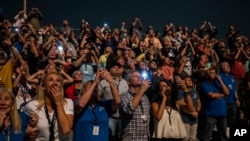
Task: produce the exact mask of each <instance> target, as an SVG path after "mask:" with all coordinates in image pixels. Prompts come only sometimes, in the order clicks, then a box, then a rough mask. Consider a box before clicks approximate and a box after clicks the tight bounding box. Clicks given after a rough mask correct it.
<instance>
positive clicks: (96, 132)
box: [93, 126, 99, 136]
mask: <svg viewBox="0 0 250 141" xmlns="http://www.w3.org/2000/svg"><path fill="white" fill-rule="evenodd" d="M93 135H95V136H98V135H99V126H93Z"/></svg>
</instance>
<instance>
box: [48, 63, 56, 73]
mask: <svg viewBox="0 0 250 141" xmlns="http://www.w3.org/2000/svg"><path fill="white" fill-rule="evenodd" d="M51 72H57V69H56V66H55V65H53V64H49V66H48V67H47V73H51Z"/></svg>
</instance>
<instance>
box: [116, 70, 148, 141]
mask: <svg viewBox="0 0 250 141" xmlns="http://www.w3.org/2000/svg"><path fill="white" fill-rule="evenodd" d="M127 82H128V85H129V90H128V91H127V92H125V93H122V94H121V106H120V109H119V111H120V118H121V129H122V133H121V137H122V141H149V138H150V133H149V119H150V103H149V100H148V98H147V96H146V95H145V94H144V93H145V91H146V90H147V89H148V88H149V86H150V81H148V80H142V77H141V74H140V73H139V72H138V71H133V72H131V73H129V74H128V76H127Z"/></svg>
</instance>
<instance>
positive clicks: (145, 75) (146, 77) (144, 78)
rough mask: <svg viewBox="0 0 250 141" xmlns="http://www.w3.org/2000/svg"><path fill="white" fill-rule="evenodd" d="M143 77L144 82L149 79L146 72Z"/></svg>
mask: <svg viewBox="0 0 250 141" xmlns="http://www.w3.org/2000/svg"><path fill="white" fill-rule="evenodd" d="M141 76H142V78H143V80H146V79H148V74H147V72H145V71H143V72H142V74H141Z"/></svg>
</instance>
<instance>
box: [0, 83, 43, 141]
mask: <svg viewBox="0 0 250 141" xmlns="http://www.w3.org/2000/svg"><path fill="white" fill-rule="evenodd" d="M15 100H16V99H15V96H14V95H13V93H12V92H11V91H9V90H8V89H6V88H0V141H23V140H25V141H26V140H27V141H32V140H34V138H35V137H36V135H37V133H38V129H37V127H36V122H37V120H38V117H37V115H35V114H32V115H31V118H30V119H29V117H28V116H27V115H26V114H24V113H19V112H18V110H17V104H16V102H15Z"/></svg>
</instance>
